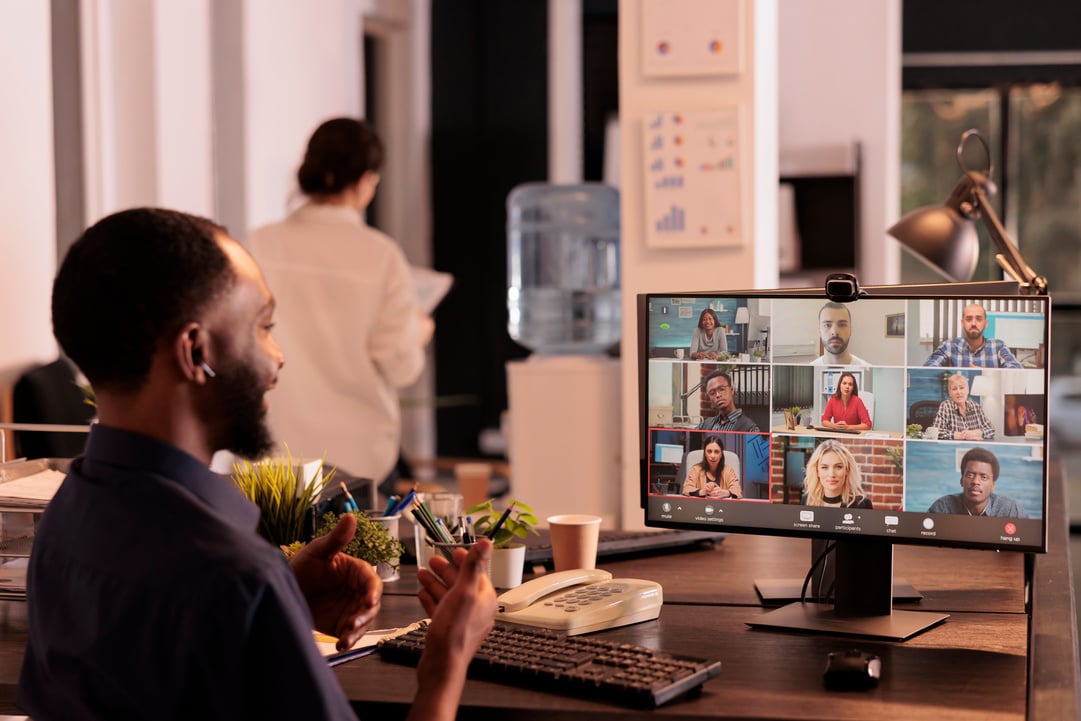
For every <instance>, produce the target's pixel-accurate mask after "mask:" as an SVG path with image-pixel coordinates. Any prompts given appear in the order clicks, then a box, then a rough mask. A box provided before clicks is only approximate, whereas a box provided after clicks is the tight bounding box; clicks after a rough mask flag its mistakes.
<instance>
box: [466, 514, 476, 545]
mask: <svg viewBox="0 0 1081 721" xmlns="http://www.w3.org/2000/svg"><path fill="white" fill-rule="evenodd" d="M463 532H464V533H465V539H466V541H465V542H466V543H476V542H477V536H476V534H475V533H474V532H473V516H466V517H465V530H464V531H463Z"/></svg>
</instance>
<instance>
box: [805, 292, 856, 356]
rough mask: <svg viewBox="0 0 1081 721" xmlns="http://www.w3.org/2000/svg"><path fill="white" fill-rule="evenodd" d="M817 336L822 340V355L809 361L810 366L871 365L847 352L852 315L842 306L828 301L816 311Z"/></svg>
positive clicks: (850, 336)
mask: <svg viewBox="0 0 1081 721" xmlns="http://www.w3.org/2000/svg"><path fill="white" fill-rule="evenodd" d="M818 336H819V338H820V339H821V340H822V355H820V356H818V357H817V358H815V359H814V360H813V361H811V365H816V366H821V365H843V366H867V365H871V364H870V363H868V362H867V361H865V360H863V359H862V358H859V357H857V356H854V355H852V353H851V352H850V351H849V350H848V344H849V342H850V341H851V340H852V313H851V311H849V309H848V307H847V306H845V305H844V304H842V303H834V302H833V301H830V302H828V303H826V304H825V305H824V306H822V308H821V309H820V310H819V311H818Z"/></svg>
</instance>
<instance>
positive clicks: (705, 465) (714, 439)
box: [698, 436, 724, 478]
mask: <svg viewBox="0 0 1081 721" xmlns="http://www.w3.org/2000/svg"><path fill="white" fill-rule="evenodd" d="M711 443H716V444H717V445H718V446H719V447H720V449H721V457H720V459H719V460H718V461H717V478H720V477H721V471H723V470H724V444H723V443H721V437H720V436H706V440H705V441H704V442H703V443H702V460H701V461H699V463H698V465H699V466H701V467H702V470H703V471H708V470H709V460H708V459H707V458H706V448H708V447H709V445H710V444H711Z"/></svg>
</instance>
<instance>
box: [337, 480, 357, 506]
mask: <svg viewBox="0 0 1081 721" xmlns="http://www.w3.org/2000/svg"><path fill="white" fill-rule="evenodd" d="M338 485H339V486H341V487H342V492H343V493H345V499H346V500H345V510H347V511H359V510H360V506H358V505H357V502H356V501H354V500H353V494H351V493H350V492H349V487H348V486H347V485H345V481H338Z"/></svg>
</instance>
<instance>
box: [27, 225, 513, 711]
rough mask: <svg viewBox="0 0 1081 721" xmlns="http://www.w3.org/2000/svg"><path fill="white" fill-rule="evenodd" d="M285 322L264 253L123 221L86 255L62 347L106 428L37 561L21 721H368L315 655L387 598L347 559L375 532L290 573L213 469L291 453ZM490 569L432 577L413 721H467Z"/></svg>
mask: <svg viewBox="0 0 1081 721" xmlns="http://www.w3.org/2000/svg"><path fill="white" fill-rule="evenodd" d="M274 306H275V302H274V297H273V296H272V295H271V293H270V290H269V288H268V287H267V285H266V282H265V281H264V279H263V276H262V273H261V272H260V271H259V267H258V266H257V265H256V264H255V261H254V260H253V259H252V257H251V256H250V255H248V253H247V252H246V251H245V250H244V249H243V247H241V245H240V244H239V243H237V242H236V241H235V240H233V239H231V238H229V237H228V236H227V235H226V234H225V231H224V230H223V229H222V228H221V227H219V226H217V225H215V224H213V223H211V222H210V221H208V220H204V219H201V218H195V217H192V216H190V215H186V214H183V213H177V212H173V211H167V210H158V209H149V208H140V209H134V210H127V211H124V212H121V213H117V214H115V215H112V216H109V217H107V218H105V219H103V220H101V221H100V222H98V223H97V224H96V225H94V226H93V227H91V228H90V229H88V230H87V231H86V232H85V233H84V234H83V235H82V237H81V238H80V239H79V240H78V241H77V242H76V243H75V244H74V245H72V247H71V249H70V250H69V251H68V254H67V256H66V258H65V259H64V261H63V263H62V264H61V267H60V270H59V273H58V274H57V276H56V280H55V282H54V286H53V296H52V315H53V330H54V333H55V335H56V338H57V340H58V341H59V343H60V346H61V348H62V349H63V351H64V352H65V353H66V354H67V355H68V357H70V358H71V359H72V360H73V361H74V362H75V363H76V364H77V365H78V366H79V368H80V369H81V370H82V371H83V373H84V374H85V375H86V377H87V378H88V379H89V381H90V383H91V384H92V385H93V387H94V392H95V398H96V403H97V411H98V418H99V419H100V422H99V423H97V424H95V425H94V426H93V427H92V428H91V430H90V435H89V440H88V441H87V446H86V452H85V455H83V456H81V457H79V458H76V459H75V460H74V461H72V464H71V469H70V471H69V473H68V475H67V477H66V478H65V479H64V482H63V483H62V484H61V486H60V489H59V490H58V491H57V492H56V495H55V496H54V497H53V499H52V501H51V502H50V503H49V506H48V508H47V509H46V510H45V512H44V514H42V517H41V521H40V522H39V523H38V525H37V529H36V533H35V538H34V548H33V550H32V552H31V555H30V562H29V569H28V573H27V613H28V625H29V638H28V641H27V645H26V652H25V656H24V658H23V666H22V672H21V675H20V677H19V686H18V692H17V697H16V703H17V704H18V706H19V707H20V708H21V709H22V710H23V711H24V712H25V713H27V714H29V715H30V716H32V717H33V718H34V719H38V720H39V721H51V720H61V719H62V720H64V721H67V720H68V719H136V718H138V719H149V718H162V717H169V718H185V719H237V718H290V719H293V718H295V719H309V718H318V719H335V720H337V719H355V718H356V717H355V715H354V713H353V710H352V708H351V707H350V704H349V701H348V699H346V697H345V694H344V693H342V688H341V686H340V685H339V682H338V680H337V678H335V676H334V675H333V674H332V673H331V671H330V668H329V667H328V666H327V663H326V660H325V659H324V658H323V657H322V656H321V654H320V653H319V651H318V650H317V648H316V646H315V644H314V642H313V639H312V629H313V628H314V629H317V630H319V631H322V632H323V633H327V634H331V635H334V636H337V637H338V639H339V642H338V647H339V648H341V649H346V648H349V647H350V646H352V645H353V644H354V643H356V641H357V639H359V638H360V636H361V635H362V634H363V633H364V631H365V629H366V628H367V627H368V626H369V624H371V622H372V620H373V619H374V618H375V616H376V614H377V613H378V612H379V607H380V597H381V593H382V583H381V581H380V580H379V577H378V576H377V575H376V573H375V571H374V570H373V568H372V566H371V565H369V564H367V563H365V562H363V561H360V560H358V559H356V558H353V557H351V556H347V555H345V554H344V553H342V552H341V551H342V549H343V548H344V547H345V545H346V544H347V543H348V542H349V541H350V540H351V539H352V538H353V535H354V533H355V531H356V519H355V518H353V517H352V516H351V515H348V514H346V515H345V516H343V518H342V520H341V521H340V522H339V523H338V525H337V526H336V527H335V528H334V530H333V531H332V532H331V533H330V534H328V535H326V536H323V537H321V538H318V539H316V540H314V541H312V542H311V543H309V544H308V545H307V546H305V548H304V549H303V550H302V551H300V552H299V553H298V554H297V555H296V556H295V557H294V558H293V560H292V561H291V562H287V561H286V560H285V557H284V555H283V554H282V552H281V550H280V549H278V548H276V547H275V546H272V545H271V544H269V543H267V542H266V541H265V540H263V539H262V538H261V537H259V536H258V535H257V534H256V531H255V529H256V524H257V522H258V518H259V509H258V508H257V507H256V506H254V505H253V504H251V503H250V502H248V500H247V499H245V498H244V496H243V495H242V494H241V493H240V492H239V491H238V490H237V489H236V488H235V487H234V485H233V484H232V482H231V481H230V480H229V479H227V478H224V477H222V476H219V475H217V474H215V473H212V472H211V471H210V470H209V468H208V465H209V463H210V458H211V455H212V454H213V452H214V451H215V450H217V449H220V448H228V449H231V450H233V451H235V452H237V453H239V454H241V455H244V456H248V457H254V456H258V455H259V454H261V453H263V452H264V451H266V450H267V449H268V448H269V446H270V444H271V439H270V434H269V432H268V430H267V426H266V408H267V403H266V397H265V396H266V393H267V392H268V391H269V390H271V389H272V388H273V387H274V385H275V384H276V383H277V380H278V374H279V372H280V371H281V369H282V366H283V365H284V362H285V359H284V356H283V354H282V352H281V350H280V348H279V347H278V344H277V343H276V342H275V340H274V337H273V336H272V335H271V328H272V327H273V325H274ZM490 557H491V544H490V543H488V542H487V541H482V545H481V546H479V547H474V548H473V549H471V550H470V551H469V553H468V555H467V554H466V553H465V552H464V551H462V552H460V553H458V552H456V558H455V562H456V563H457V564H458V567H459V568H460V570H458V571H455V570H454V569H453V568H452V567H450V565H449V564H448V563H444V562H442V559H438V558H436V559H432V566H431V570H432V571H433V572H434V573H435V574H436V575H432V574H431V573H427V572H425V571H423V570H422V571H419V572H418V578H419V580H420V582H421V585H422V590H421V591H420V594H419V595H420V600H421V603H422V604H423V606H424V608H425V610H426V611H427V612H428V613H429V614H431V617H432V620H433V623H432V626H431V630H430V631H429V632H428V633H429V640H428V644H427V648H426V650H425V655H424V657H423V658H422V659H421V660H420V665H419V667H418V670H417V674H418V676H419V677H420V678H422V679H423V682H422V683H421V684H419V690H418V692H417V695H416V699H415V701H414V704H413V708H412V710H411V715H410V718H424V719H447V720H449V719H452V718H454V715H455V710H456V706H457V703H458V700H459V698H460V695H461V691H462V687H463V685H464V682H465V676H466V669H467V667H468V665H469V661H470V659H471V657H472V656H473V653H474V652H475V651H476V649H477V647H478V646H479V644H480V643H481V642H482V641H483V639H484V637H485V636H486V635H487V633H488V631H489V629H490V628H491V625H492V621H493V617H494V613H495V608H496V597H495V592H494V590H493V589H492V585H491V582H490V581H489V580H488V577H487V565H488V561H489V559H490ZM433 631H434V632H435V633H436V636H435V637H434V638H433V637H432V632H433Z"/></svg>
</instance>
